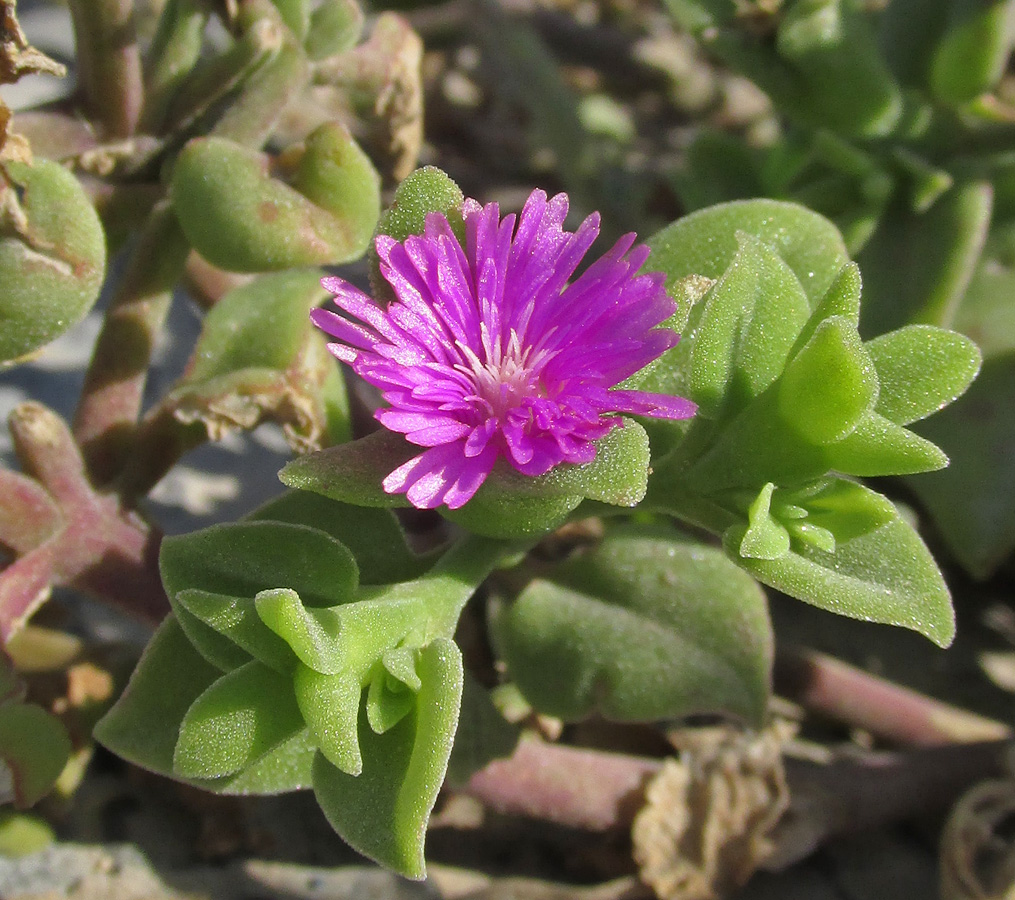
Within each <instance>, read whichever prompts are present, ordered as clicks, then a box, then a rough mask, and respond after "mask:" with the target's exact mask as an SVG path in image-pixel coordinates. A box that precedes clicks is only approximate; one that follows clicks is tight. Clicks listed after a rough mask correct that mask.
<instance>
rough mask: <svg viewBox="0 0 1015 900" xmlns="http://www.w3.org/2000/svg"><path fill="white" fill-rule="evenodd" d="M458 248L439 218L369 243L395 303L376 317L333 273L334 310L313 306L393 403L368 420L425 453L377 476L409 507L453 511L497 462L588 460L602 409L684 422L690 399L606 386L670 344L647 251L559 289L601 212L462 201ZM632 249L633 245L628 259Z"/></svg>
mask: <svg viewBox="0 0 1015 900" xmlns="http://www.w3.org/2000/svg"><path fill="white" fill-rule="evenodd" d="M462 214H463V218H464V220H465V238H466V239H465V247H464V248H463V247H462V245H461V244H460V243H459V241H458V238H456V237H455V235H454V233H453V231H452V230H451V226H450V225H449V224H448V220H447V218H446V217H445V216H443V215H441V214H439V213H430V215H428V216H427V219H426V227H425V230H424V232H423V234H422V235H419V236H415V235H414V236H410V237H409V238H407V239H406V240H405V241H403V242H399V241H396V240H394V239H393V238H390V237H387V236H385V235H381V236H379V237H378V238H377V241H376V247H377V255H378V256H379V258H380V268H381V274H382V275H383V277H384V278H385V280H386V281H387V282H388V283H389V284H390V285H391V287H392V289H393V290H394V293H395V296H396V298H397V299H396V300H395V301H394V302H392V303H391V304H390V305H389V306H388V308H387V310H381V309H380V308H378V306H377V305H376V304H374V303H373V301H372V300H371V299H370V298H369V297H368V296H366V295H365V294H364V293H362V292H361V291H359V290H357V289H356V288H355V287H353V286H352V285H351V284H349V283H348V282H345V281H343V280H342V279H341V278H325V279H324V281H323V282H322V283H323V285H324V286H325V288H327V289H328V290H329V291H333V292H334V294H335V304H336V305H337V306H338V307H339V308H340V309H341V310H342V311H343V312H344V313H345V314H346V315H344V316H341V315H336V314H335V313H333V312H328V311H327V310H323V309H317V310H314V312H313V313H312V314H311V317H312V319H313V321H314V323H315V324H316V325H317V326H318V327H320V328H322V329H323V330H324V331H326V332H327V333H328V334H330V335H332V336H333V337H335V338H337V339H338V340H337V342H336V343H333V344H329V345H328V347H329V349H330V350H331V352H332V353H334V354H335V356H337V357H338V358H339V359H340V360H342V362H345V363H348V364H349V365H350V366H352V368H353V370H354V371H355V372H356V373H357V374H358V375H360V376H361V377H362V378H363V379H364V380H365V381H367V382H369V383H370V384H372V385H375V386H376V387H378V388H379V389H380V390H381V392H382V396H383V397H384V400H385V401H386V402H387V403H388V404H389V405H388V406H387V407H386V408H383V409H380V410H378V411H377V413H376V417H377V419H378V420H379V421H380V423H381V424H382V425H383V426H384V427H385V428H388V429H390V430H391V431H397V432H401V433H402V434H404V435H405V437H406V439H407V440H408V441H410V442H411V443H413V444H417V445H418V446H420V447H426V448H428V449H426V450H425V451H424V452H422V453H420V454H419V455H418V456H416V457H414V458H413V459H411V460H409V461H408V462H407V463H405V464H404V465H402V466H399V467H398V468H397V469H395V471H393V472H392V473H391V474H390V475H388V477H387V478H385V479H384V483H383V485H384V490H385V491H387V492H388V493H389V494H393V493H405V494H406V497H407V499H408V500H409V502H410V503H412V504H413V506H417V507H419V508H421V509H430V508H433V507H436V506H439V505H441V504H442V503H443V504H446V505H447V506H448V507H449V508H450V509H457V508H458V507H460V506H462V505H463V504H464V503H465V502H466V501H468V500H469V499H470V498H471V497H472V496H473V494H475V493H476V491H477V490H478V489H479V487H480V485H481V484H482V483H483V481H484V480H485V479H486V477H487V475H489V474H490V471H491V470H492V469H493V467H494V465H495V463H496V462H497V461H498V459H500V458H502V457H503V458H504V459H506V460H507V461H508V462H509V463H510V464H511V465H512V466H514V468H516V469H517V470H518V471H519V472H522V473H524V474H525V475H532V476H535V475H542V474H543V473H545V472H548V471H549V470H550V469H552V468H553V467H554V466H556V465H558V464H560V463H564V462H566V463H576V464H584V463H589V462H591V461H592V460H593V459H595V455H596V441H597V440H599V439H600V438H601V437H603V436H604V435H605V434H607V433H608V432H609V431H610V430H611V429H612V428H614V427H615V426H617V425H619V424H621V419H620V418H619V417H618V416H611V415H609V414H610V413H631V414H634V415H642V416H654V417H658V418H668V419H685V418H687V417H689V416H692V415H693V414H694V412H695V409H696V407H695V405H694V403H692V402H691V401H690V400H685V399H683V398H681V397H672V396H668V395H665V394H653V393H648V392H645V391H628V390H611V388H613V387H614V386H615V385H617V384H618V383H619V382H621V381H623V380H624V379H625V378H627V377H628V376H629V375H632V374H633V373H635V372H637V371H639V370H640V369H642V368H644V367H645V366H646V365H648V363H650V362H652V361H653V360H654V359H656V358H657V357H658V356H659V355H660V354H662V353H663V352H665V351H666V350H668V349H670V348H671V347H672V346H674V344H676V342H677V340H678V335H676V334H675V333H674V332H672V331H670V330H668V329H663V328H656V327H655V326H657V325H659V324H660V323H661V322H663V321H665V320H666V319H667V318H669V317H670V316H671V315H672V314H673V311H674V303H673V301H672V300H670V299H669V297H667V295H666V293H665V291H664V290H663V276H662V275H661V274H647V275H639V274H637V273H638V270H639V269H640V268H641V266H642V264H643V263H644V262H645V260H646V258H647V257H648V253H649V250H648V248H647V247H645V246H638V247H635V248H634V249H633V250H632V249H631V248H632V245H633V243H634V235H633V234H630V235H626V236H625V237H622V238H621V239H620V240H619V241H618V242H617V243H616V245H614V247H613V249H611V250H610V251H609V252H608V253H607V254H606V255H605V256H603V257H601V258H600V259H598V260H596V261H595V262H594V263H592V264H591V265H590V266H589V267H588V268H587V269H586V270H585V271H584V272H583V273H582V274H581V275H580V276H579V277H578V278H577V279H575V280H574V281H573V282H571V283H570V284H569V283H568V279H569V278H571V276H572V275H573V274H574V272H575V269H576V268H577V267H578V264H579V263H580V262H581V260H582V258H583V257H584V256H585V254H586V253H587V252H588V250H589V248H590V247H591V246H592V243H593V242H594V241H595V239H596V237H597V236H598V234H599V216H598V215H595V214H594V215H591V216H589V217H588V218H587V219H586V220H585V221H584V222H582V224H581V225H579V226H578V230H577V231H575V232H573V233H572V232H569V231H565V230H564V229H563V227H562V225H563V222H564V217H565V216H566V215H567V196H566V195H565V194H558V195H557V196H556V197H554V198H552V199H551V200H547V199H546V194H544V193H543V192H542V191H534V192H533V193H532V194H531V196H530V197H529V199H528V201H527V202H526V204H525V208H524V209H523V210H522V213H521V216H520V217H519V218H518V222H517V228H516V227H515V218H516V217H515V216H514V215H509V216H505V217H504V219H503V221H502V220H501V219H500V211H499V209H498V207H497V204H496V203H490V204H488V205H486V206H480V205H479V204H478V203H476V202H475V201H474V200H466V201H465V205H464V207H463V211H462ZM629 251H630V252H629Z"/></svg>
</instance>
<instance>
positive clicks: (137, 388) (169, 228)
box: [74, 202, 190, 484]
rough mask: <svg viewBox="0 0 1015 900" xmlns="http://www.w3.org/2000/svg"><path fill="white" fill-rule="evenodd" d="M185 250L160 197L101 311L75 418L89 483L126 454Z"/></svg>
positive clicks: (109, 472) (101, 479) (115, 470)
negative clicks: (103, 315)
mask: <svg viewBox="0 0 1015 900" xmlns="http://www.w3.org/2000/svg"><path fill="white" fill-rule="evenodd" d="M189 249H190V248H189V245H188V244H187V241H186V238H184V236H183V232H182V231H180V226H179V224H178V223H177V221H176V217H175V216H174V215H173V210H172V207H171V206H170V205H169V204H168V203H166V202H164V203H162V204H160V205H159V206H158V207H156V209H155V211H154V212H153V213H152V215H151V218H150V219H149V220H148V224H147V227H146V228H145V230H144V231H143V232H142V234H141V236H140V237H139V239H138V243H137V246H136V247H135V248H134V252H133V255H132V257H131V259H130V262H129V263H128V265H127V270H126V272H125V273H124V276H123V279H122V280H121V282H120V284H119V286H118V289H117V292H116V294H115V296H114V297H113V300H112V302H111V304H110V307H109V310H108V311H107V312H106V319H105V322H104V323H103V328H102V332H101V334H100V335H99V340H98V342H97V344H96V346H95V352H94V354H93V356H92V361H91V364H90V366H89V368H88V372H87V374H86V375H85V384H84V388H83V390H82V395H81V402H80V403H79V404H78V409H77V413H76V415H75V419H74V435H75V437H76V438H77V440H78V443H79V444H80V445H81V448H82V452H83V453H84V456H85V459H86V461H87V463H88V469H89V472H90V473H91V475H92V477H93V479H94V480H95V481H96V483H99V484H104V483H108V482H109V481H111V480H112V479H113V478H115V477H116V476H117V475H118V474H119V473H120V471H121V470H122V468H123V466H124V463H125V462H126V460H127V458H128V456H129V453H130V448H131V446H132V440H133V435H134V430H135V425H136V422H137V418H138V414H139V412H140V409H141V400H142V395H143V393H144V385H145V380H146V378H147V375H148V366H149V365H150V363H151V356H152V351H153V350H154V347H155V339H156V337H157V335H158V333H159V331H160V330H161V328H162V324H163V322H164V321H165V317H166V314H167V313H168V311H169V303H170V300H171V299H172V292H173V287H174V286H175V284H176V283H177V281H179V278H180V274H181V272H182V271H183V266H184V264H185V262H186V259H187V253H188V251H189Z"/></svg>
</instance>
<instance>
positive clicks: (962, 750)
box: [465, 740, 1013, 868]
mask: <svg viewBox="0 0 1015 900" xmlns="http://www.w3.org/2000/svg"><path fill="white" fill-rule="evenodd" d="M1012 749H1013V745H1012V742H1011V741H992V742H987V743H978V744H953V745H950V746H942V747H919V748H915V749H911V750H906V751H901V752H897V753H872V754H869V755H866V756H860V757H857V756H855V755H852V754H851V755H849V756H843V757H841V758H833V760H832V761H831V762H829V763H817V762H813V761H809V760H802V759H793V758H789V759H786V760H785V766H786V779H787V783H788V786H789V794H790V798H791V804H790V808H789V810H788V811H787V812H786V813H784V814H783V817H782V818H781V819H780V821H779V822H778V824H777V825H776V826H775V829H774V831H773V832H772V834H771V837H772V839H773V841H774V851H773V854H772V855H771V856H770V857H769V859H770V861H771V862H770V863H769V865H770V866H771V867H772V868H780V867H782V866H784V865H788V864H789V863H791V862H794V861H796V860H799V859H802V858H803V857H804V856H807V855H808V854H809V853H810V852H812V851H813V850H815V849H817V847H818V846H820V845H821V844H822V843H824V842H825V841H826V840H828V839H830V838H832V837H835V836H837V835H843V834H848V833H856V832H858V831H862V830H864V829H870V828H877V827H880V826H884V825H887V824H890V823H892V822H896V821H900V820H902V819H905V818H909V817H912V816H915V815H920V814H925V813H927V812H929V811H936V810H941V809H945V808H947V807H948V806H949V805H950V804H951V803H953V802H954V801H955V800H956V799H957V798H958V797H959V796H960V795H961V794H962V793H963V792H964V791H965V790H966V789H968V788H969V787H970V786H971V785H973V784H975V783H976V782H977V781H979V780H981V779H983V778H991V777H998V776H999V775H1002V774H1004V773H1005V772H1006V771H1007V765H1008V759H1009V758H1010V754H1011V752H1012ZM662 766H663V761H662V760H660V759H650V758H646V757H638V756H628V755H625V754H620V753H607V752H604V751H601V750H590V749H586V748H579V747H567V746H562V745H559V744H550V743H544V742H542V741H539V740H525V741H522V743H521V744H519V746H518V748H517V750H516V751H515V753H514V755H513V756H511V757H509V758H508V759H499V760H495V761H494V762H492V763H490V764H488V765H487V766H486V767H485V768H484V769H481V770H480V771H479V772H477V773H475V774H474V775H473V776H472V778H471V779H470V780H469V782H468V785H467V786H466V788H465V792H466V793H468V794H470V795H471V796H473V797H475V798H476V799H478V800H480V801H482V802H483V803H484V804H486V805H488V806H490V807H491V808H492V809H495V810H497V811H498V812H501V813H506V814H510V815H521V816H528V817H531V818H535V819H539V820H542V821H547V822H553V823H555V824H558V825H565V826H569V827H573V828H580V829H583V830H587V831H594V832H607V831H611V830H615V829H620V828H626V827H628V826H629V825H630V824H631V822H632V821H633V819H634V816H635V815H636V814H637V813H638V811H639V810H640V809H641V807H642V805H643V803H644V789H645V787H646V786H647V784H648V782H649V781H650V780H651V779H652V778H653V777H654V776H655V775H656V774H657V773H659V772H660V771H661V769H662Z"/></svg>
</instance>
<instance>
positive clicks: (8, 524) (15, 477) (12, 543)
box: [0, 469, 62, 553]
mask: <svg viewBox="0 0 1015 900" xmlns="http://www.w3.org/2000/svg"><path fill="white" fill-rule="evenodd" d="M0 497H3V503H2V504H0V544H2V545H3V546H5V547H7V548H8V549H10V550H12V551H14V552H15V553H27V552H28V551H29V550H31V549H33V548H35V547H38V546H39V545H40V544H41V543H42V542H43V541H45V540H46V538H48V537H50V536H52V534H53V533H54V532H55V531H56V530H57V528H59V527H60V524H61V521H62V520H61V516H60V510H59V508H58V507H57V505H56V504H55V503H54V502H53V500H52V498H51V497H50V496H49V494H48V493H47V492H46V489H45V488H44V487H42V485H40V484H39V483H38V482H37V481H34V480H33V479H31V478H27V477H25V476H24V475H21V474H19V473H17V472H10V471H7V470H2V469H0Z"/></svg>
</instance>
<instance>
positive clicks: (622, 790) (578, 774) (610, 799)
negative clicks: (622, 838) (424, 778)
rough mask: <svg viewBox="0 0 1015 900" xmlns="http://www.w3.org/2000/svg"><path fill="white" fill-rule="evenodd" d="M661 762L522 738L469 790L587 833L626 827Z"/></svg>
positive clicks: (506, 809) (496, 804)
mask: <svg viewBox="0 0 1015 900" xmlns="http://www.w3.org/2000/svg"><path fill="white" fill-rule="evenodd" d="M661 766H662V762H661V761H660V760H657V759H646V758H642V757H636V756H625V755H624V754H620V753H606V752H603V751H601V750H585V749H582V748H580V747H568V746H565V745H563V744H547V743H544V742H543V741H540V740H535V739H530V740H523V741H522V742H521V743H520V744H519V745H518V749H517V750H515V753H514V755H513V756H511V757H509V758H507V759H498V760H494V761H493V762H492V763H490V764H489V765H488V766H486V768H484V769H481V770H480V771H479V772H477V773H476V774H475V775H473V776H472V778H471V779H469V784H468V787H467V788H466V790H467V792H468V793H469V794H471V795H472V796H473V797H475V798H476V799H478V800H481V801H482V802H483V803H485V804H486V805H487V806H490V807H491V808H493V809H495V810H497V811H498V812H503V813H511V814H513V815H522V816H529V817H531V818H534V819H541V820H543V821H547V822H555V823H556V824H558V825H569V826H571V827H574V828H583V829H585V830H587V831H608V830H610V829H612V828H616V827H617V826H618V825H625V824H628V823H629V822H630V821H631V819H632V818H633V817H634V814H635V813H636V812H637V811H638V809H639V807H640V806H641V803H642V801H643V797H642V794H643V792H644V788H645V784H646V782H647V781H648V780H649V779H650V778H651V777H652V776H653V775H655V774H656V773H657V772H658V771H659V769H660V768H661Z"/></svg>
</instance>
